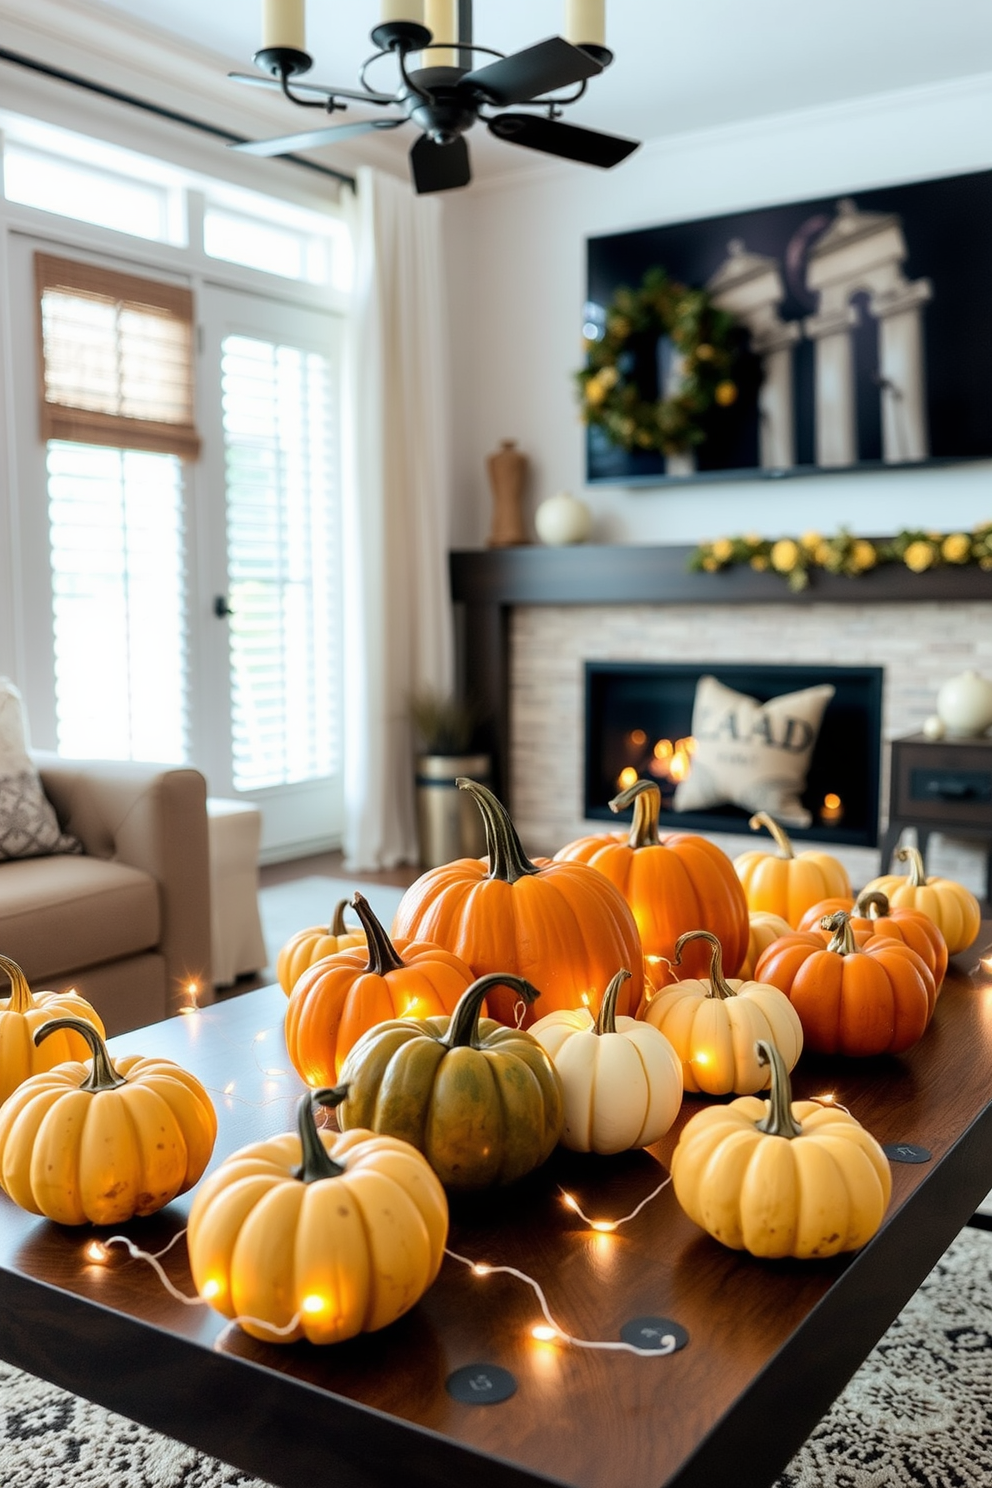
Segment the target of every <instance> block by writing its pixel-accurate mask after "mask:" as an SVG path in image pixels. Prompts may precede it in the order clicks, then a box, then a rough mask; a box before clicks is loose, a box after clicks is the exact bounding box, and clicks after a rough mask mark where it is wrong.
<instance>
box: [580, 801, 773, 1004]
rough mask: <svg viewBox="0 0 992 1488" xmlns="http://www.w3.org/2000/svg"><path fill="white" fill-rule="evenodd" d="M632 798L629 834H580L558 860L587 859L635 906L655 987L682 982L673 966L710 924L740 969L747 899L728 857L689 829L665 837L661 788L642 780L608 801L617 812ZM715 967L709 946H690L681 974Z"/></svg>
mask: <svg viewBox="0 0 992 1488" xmlns="http://www.w3.org/2000/svg"><path fill="white" fill-rule="evenodd" d="M631 803H633V807H634V820H633V823H632V824H631V828H630V832H629V833H626V834H625V833H623V832H607V833H605V834H600V835H598V836H595V837H580V838H579V839H578V840H577V841H575V842H570V843H569V844H568V846H567V847H563V848H562V849H561V851H560V852H557V853H555V862H556V863H560V862H577V863H588V864H589V865H590V867H592V868H596V869H598V870H599V872H600V873H602V874H605V876H606V877H607V878H608V879H609V880H610V882H611V883H614V884H616V886H617V888H618V889H619V890H620V892H621V893H622V894H623V896H624V898H625V899H626V901H627V903H628V904H629V905H630V907H631V909H632V910H633V912H634V919H635V921H636V922H637V928H638V931H639V932H640V937H641V944H642V946H643V947H644V971H645V975H646V977H647V979H648V981H649V983H650V984H651V986H652V988H653V989H655V990H656V991H657V990H659V989H660V988H662V987H667V986H669V985H670V984H671V983H672V982H674V981H675V980H676V975H675V972H674V971H673V970H672V968H671V965H670V964H669V963H670V962H671V961H672V958H673V957H674V954H675V942H676V941H677V940H678V938H679V936H680V935H681V934H682V932H683V931H684V930H691V929H697V928H699V929H703V930H709V931H710V933H711V934H712V935H715V936H716V938H717V940H718V941H719V942H720V947H721V950H722V953H723V957H724V962H725V964H726V966H727V967H728V969H729V974H730V975H731V976H734V975H736V973H737V970H738V968H739V967H740V965H741V962H742V961H743V960H744V957H745V955H746V953H747V947H748V935H749V930H750V927H749V925H748V917H747V900H746V899H745V897H744V890H743V888H742V887H741V884H740V880H739V879H738V877H737V875H736V873H735V872H734V866H733V864H732V863H731V861H730V859H729V858H728V857H727V855H726V854H725V853H723V852H721V851H720V849H719V848H718V847H717V846H715V844H714V843H712V842H708V841H707V840H706V838H705V837H699V836H694V835H692V834H690V833H688V832H674V833H671V834H669V835H667V836H664V837H663V836H661V834H660V832H659V830H658V818H659V814H660V811H661V791H660V790H659V789H658V787H657V786H656V785H655V783H654V781H653V780H638V781H636V782H635V783H634V784H633V785H632V786H630V787H629V789H628V790H625V791H623V792H622V793H621V794H620V795H619V796H617V797H615V799H614V800H612V801H611V802H610V810H611V811H614V812H616V811H624V810H625V809H626V808H627V807H628V806H629V805H631ZM708 970H709V949H708V947H707V946H706V945H704V944H699V943H696V944H693V945H690V946H687V947H686V950H685V965H684V967H683V968H682V970H681V975H682V976H689V977H691V976H702V975H704V974H705V973H706V972H707V971H708Z"/></svg>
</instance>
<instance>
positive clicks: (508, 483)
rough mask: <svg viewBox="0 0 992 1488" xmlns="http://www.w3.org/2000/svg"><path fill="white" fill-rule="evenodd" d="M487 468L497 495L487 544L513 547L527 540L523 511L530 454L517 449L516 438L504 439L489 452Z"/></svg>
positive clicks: (494, 498) (493, 496) (493, 493)
mask: <svg viewBox="0 0 992 1488" xmlns="http://www.w3.org/2000/svg"><path fill="white" fill-rule="evenodd" d="M486 470H487V472H488V474H489V487H490V490H491V491H492V498H493V524H492V530H491V532H490V534H489V538H488V540H487V546H488V547H490V548H512V547H514V546H516V545H517V544H519V543H525V542H527V535H526V533H525V531H524V512H523V498H524V482H525V481H526V478H527V456H526V455H522V454H521V453H520V451H519V450H518V449H517V445H516V440H514V439H503V440H501V441H500V447H499V449H498V450H496V451H495V452H494V453H493V454H491V455H487V457H486Z"/></svg>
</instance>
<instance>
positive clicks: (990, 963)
mask: <svg viewBox="0 0 992 1488" xmlns="http://www.w3.org/2000/svg"><path fill="white" fill-rule="evenodd" d="M982 965H983V966H984V968H985V970H986V971H992V956H983V957H982Z"/></svg>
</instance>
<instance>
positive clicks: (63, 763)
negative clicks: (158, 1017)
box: [34, 751, 213, 1010]
mask: <svg viewBox="0 0 992 1488" xmlns="http://www.w3.org/2000/svg"><path fill="white" fill-rule="evenodd" d="M34 760H35V763H36V764H37V766H38V769H39V771H40V773H41V779H42V784H43V785H44V788H45V794H46V795H47V796H48V799H49V800H50V801H51V803H52V805H53V806H54V807H55V810H56V812H57V814H58V818H59V822H60V824H61V826H62V828H63V830H64V831H66V832H71V833H72V834H73V836H75V837H78V838H79V840H80V842H81V843H82V844H83V851H84V852H85V853H86V854H87V855H88V856H90V857H97V858H105V859H110V860H111V861H114V862H118V863H126V864H127V865H128V866H129V867H131V868H139V869H141V870H142V871H143V872H145V873H147V874H149V875H150V877H152V878H153V879H154V880H155V881H156V883H157V884H158V891H159V907H160V910H161V916H162V933H161V938H160V942H159V951H160V952H161V954H162V956H163V957H164V959H165V969H166V976H167V978H168V981H167V987H168V992H169V1005H170V1008H171V1009H173V1010H176V1009H178V1008H179V1007H181V1006H182V1005H183V1003H184V1002H185V1000H186V998H185V993H184V989H185V987H186V986H187V984H188V983H189V982H190V981H195V982H197V984H198V986H199V989H200V998H199V1000H200V1001H201V1002H210V1001H212V1000H213V979H212V976H211V968H210V863H209V842H208V837H207V783H206V781H205V780H204V778H203V776H202V775H201V774H200V772H199V771H198V770H192V769H187V768H184V767H181V766H176V767H172V766H169V765H157V764H151V765H149V764H133V763H130V762H127V761H105V760H67V759H62V758H60V757H59V756H58V755H54V754H46V753H42V752H37V751H36V752H35V754H34Z"/></svg>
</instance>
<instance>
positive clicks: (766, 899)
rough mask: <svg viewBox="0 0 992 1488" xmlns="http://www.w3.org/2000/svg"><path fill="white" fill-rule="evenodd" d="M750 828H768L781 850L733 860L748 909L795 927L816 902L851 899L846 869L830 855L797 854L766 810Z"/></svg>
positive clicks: (756, 852)
mask: <svg viewBox="0 0 992 1488" xmlns="http://www.w3.org/2000/svg"><path fill="white" fill-rule="evenodd" d="M748 826H749V827H750V828H751V830H752V831H757V830H758V829H759V828H760V827H766V828H767V829H768V831H769V832H770V833H771V834H772V837H773V838H774V839H775V843H776V845H777V847H778V853H777V854H775V853H769V852H765V851H764V850H763V849H760V848H752V849H751V850H750V851H749V852H744V853H741V854H740V855H739V856H738V857H736V858H735V859H734V868H735V869H736V871H737V877H738V878H739V879H740V881H741V883H742V884H743V885H744V893H745V894H746V896H747V904H748V909H751V910H769V911H770V912H771V913H772V914H777V915H781V916H782V918H783V920H788V922H789V924H790V925H791V926H793V927H795V926H796V925H798V923H799V921H800V918H801V917H802V915H803V914H804V912H805V911H806V910H807V909H809V907H810V905H811V904H815V903H816V902H817V900H819V899H826V898H828V897H830V896H834V895H836V896H838V897H841V898H850V897H851V882H850V879H849V878H848V876H847V869H846V868H845V867H844V865H843V863H841V862H839V861H838V859H837V858H835V857H833V855H832V854H831V853H825V852H813V851H809V852H801V853H796V852H795V851H794V849H793V846H792V842H791V840H790V838H789V835H788V833H787V832H785V831H784V830H783V828H782V827H781V826H779V824H778V822H777V821H774V820H773V818H772V817H770V816H769V815H768V813H767V812H766V811H757V812H755V814H754V816H752V817H751V819H750V821H749V822H748Z"/></svg>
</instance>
